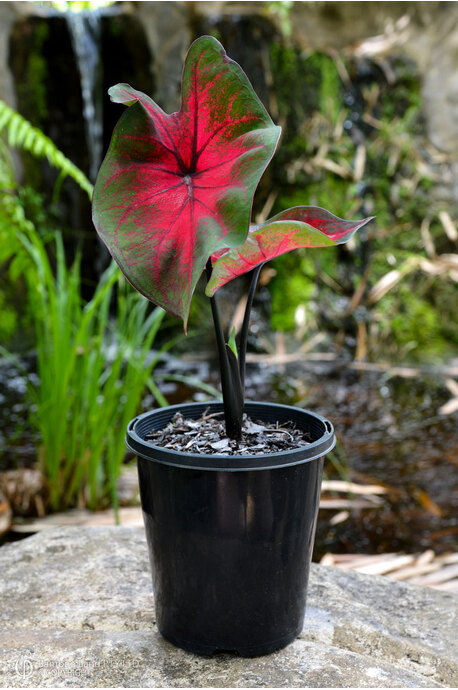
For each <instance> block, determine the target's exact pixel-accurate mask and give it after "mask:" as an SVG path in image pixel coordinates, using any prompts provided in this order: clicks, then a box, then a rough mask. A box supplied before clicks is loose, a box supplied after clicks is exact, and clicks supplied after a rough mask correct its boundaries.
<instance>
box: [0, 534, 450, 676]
mask: <svg viewBox="0 0 458 690" xmlns="http://www.w3.org/2000/svg"><path fill="white" fill-rule="evenodd" d="M0 572H1V573H2V581H1V583H0V601H1V602H2V604H1V611H0V627H1V630H2V634H1V637H0V686H20V687H37V686H43V687H62V686H63V687H81V686H87V687H301V686H302V687H303V686H306V687H453V686H455V685H457V683H458V665H457V663H456V661H454V659H456V658H457V644H456V635H455V629H454V616H456V610H457V598H455V597H454V596H453V595H451V594H448V593H443V592H438V591H434V590H431V589H427V588H421V587H415V586H413V585H406V584H401V583H395V582H392V581H390V580H388V579H385V578H382V577H377V576H368V575H361V574H358V573H354V572H347V571H344V570H338V569H336V568H331V567H324V566H318V565H313V566H312V571H311V577H310V585H309V595H308V607H307V615H306V622H305V627H304V630H303V632H302V634H301V635H300V637H299V638H298V639H297V640H296V641H295V642H294V643H293V644H291V645H289V646H288V647H286V648H285V649H283V650H280V651H278V652H275V653H274V654H270V655H268V656H264V657H258V658H255V659H241V658H239V657H236V656H232V655H229V654H221V655H216V656H214V657H210V658H205V657H198V656H194V655H192V654H189V653H187V652H184V651H182V650H180V649H177V648H175V647H174V646H173V645H171V644H169V643H168V642H166V641H165V640H164V639H162V637H161V636H160V634H159V632H158V630H157V627H156V623H155V617H154V602H153V595H152V587H151V577H150V570H149V562H148V554H147V548H146V542H145V537H144V533H143V530H138V529H129V528H124V527H64V528H57V529H50V530H48V531H44V532H42V533H40V534H37V535H35V536H34V537H30V538H28V539H25V540H24V541H21V542H16V543H14V544H10V545H6V546H3V547H2V548H1V549H0Z"/></svg>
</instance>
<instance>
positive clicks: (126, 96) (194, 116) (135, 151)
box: [93, 36, 280, 324]
mask: <svg viewBox="0 0 458 690" xmlns="http://www.w3.org/2000/svg"><path fill="white" fill-rule="evenodd" d="M109 93H110V95H111V98H112V100H113V101H115V102H117V103H124V104H125V105H128V106H130V107H129V108H128V109H127V110H126V112H125V113H124V114H123V116H122V117H121V119H120V121H119V123H118V124H117V126H116V128H115V131H114V134H113V138H112V141H111V144H110V147H109V150H108V153H107V155H106V158H105V160H104V162H103V164H102V167H101V169H100V172H99V175H98V177H97V181H96V184H95V190H94V199H93V220H94V225H95V227H96V229H97V231H98V233H99V234H100V236H101V238H102V239H103V241H104V242H105V243H106V245H107V246H108V249H109V251H110V253H111V254H112V256H113V257H114V259H115V260H116V261H117V262H118V264H119V266H120V268H121V270H122V271H123V273H124V274H125V275H126V277H127V279H128V280H129V281H130V282H131V283H132V285H133V286H134V287H135V288H136V289H137V290H138V291H139V292H141V293H142V294H143V295H145V296H146V297H147V298H148V299H150V300H151V301H152V302H154V303H155V304H158V305H159V306H161V307H163V308H164V309H166V310H167V311H169V312H170V313H172V314H175V315H177V316H179V317H181V318H182V319H183V320H184V322H185V324H186V322H187V318H188V314H189V307H190V303H191V298H192V295H193V292H194V289H195V287H196V284H197V281H198V280H199V278H200V275H201V274H202V271H203V269H204V267H205V264H206V262H207V260H208V258H209V257H210V256H211V255H212V254H213V253H214V252H216V251H218V250H220V249H222V248H231V247H236V246H238V245H240V244H242V243H243V242H244V240H245V238H246V236H247V234H248V229H249V224H250V215H251V206H252V200H253V195H254V192H255V189H256V186H257V184H258V182H259V179H260V177H261V175H262V173H263V172H264V170H265V168H266V166H267V165H268V163H269V161H270V159H271V157H272V155H273V153H274V150H275V147H276V144H277V141H278V138H279V134H280V128H279V127H276V126H275V125H274V124H273V122H272V120H271V119H270V117H269V115H268V113H267V111H266V110H265V108H264V106H263V105H262V103H261V102H260V100H259V99H258V97H257V96H256V94H255V93H254V91H253V88H252V86H251V84H250V82H249V80H248V78H247V77H246V75H245V74H244V72H243V71H242V69H241V68H240V67H239V65H237V63H235V62H233V61H232V60H230V59H229V58H228V57H227V55H226V53H225V51H224V49H223V47H222V46H221V44H220V43H219V42H218V41H217V40H216V39H214V38H212V37H210V36H204V37H202V38H200V39H198V40H197V41H195V42H194V43H193V44H192V46H191V47H190V49H189V52H188V55H187V57H186V62H185V66H184V70H183V78H182V98H181V108H180V110H179V112H177V113H173V114H171V115H168V114H167V113H165V112H164V111H163V110H161V108H160V107H159V106H158V105H156V103H155V102H154V101H153V100H151V99H150V98H149V97H148V96H146V95H145V94H143V93H141V92H139V91H136V90H135V89H133V88H132V87H130V86H129V85H128V84H118V85H117V86H114V87H112V88H111V89H110V91H109Z"/></svg>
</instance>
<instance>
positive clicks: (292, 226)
mask: <svg viewBox="0 0 458 690" xmlns="http://www.w3.org/2000/svg"><path fill="white" fill-rule="evenodd" d="M370 220H372V218H365V219H364V220H342V218H337V216H334V215H333V214H332V213H329V211H325V210H324V209H322V208H318V207H316V206H296V207H295V208H290V209H288V210H287V211H283V212H282V213H279V214H278V215H276V216H274V217H273V218H271V219H270V220H267V221H265V223H262V224H261V225H254V226H252V227H251V229H250V233H249V235H248V237H247V239H246V240H245V242H244V243H243V244H242V245H241V246H239V247H237V248H235V249H229V250H228V251H226V252H224V253H223V254H222V255H221V252H218V253H217V254H215V255H213V261H214V264H213V270H212V275H211V278H210V280H209V282H208V284H207V288H206V294H207V295H208V296H209V297H212V296H213V295H214V294H215V292H216V291H217V290H218V289H219V288H220V287H222V286H223V285H225V284H226V283H228V282H229V281H230V280H233V279H234V278H236V277H237V276H240V275H243V274H244V273H247V272H248V271H251V269H253V268H255V267H256V266H259V264H262V263H264V261H268V260H269V259H273V258H275V257H276V256H280V255H281V254H285V253H286V252H290V251H292V250H293V249H299V248H300V247H331V246H335V245H337V244H343V243H345V242H348V240H349V239H350V238H351V237H353V235H354V234H355V232H356V231H357V230H359V228H361V227H362V226H363V225H366V223H368V222H369V221H370Z"/></svg>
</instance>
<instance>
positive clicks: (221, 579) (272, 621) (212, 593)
mask: <svg viewBox="0 0 458 690" xmlns="http://www.w3.org/2000/svg"><path fill="white" fill-rule="evenodd" d="M208 407H210V408H211V412H216V411H221V410H222V404H221V403H212V404H208V403H192V404H189V405H176V406H172V407H167V408H162V409H159V410H154V411H153V412H148V413H146V414H143V415H140V416H139V417H137V418H136V419H134V420H133V421H132V422H131V423H130V424H129V426H128V430H127V437H126V442H127V445H128V447H129V449H130V450H132V451H134V452H135V454H136V455H137V457H138V473H139V479H140V495H141V502H142V508H143V517H144V521H145V528H146V536H147V541H148V545H149V550H150V560H151V567H152V572H153V588H154V595H155V602H156V616H157V624H158V627H159V630H160V632H161V633H162V635H163V636H164V637H165V638H166V639H167V640H169V641H170V642H173V643H174V644H175V645H177V646H178V647H182V648H183V649H186V650H189V651H192V652H195V653H198V654H212V653H213V652H215V651H231V652H238V653H239V654H240V655H241V656H257V655H261V654H267V653H269V652H272V651H274V650H275V649H279V648H281V647H284V646H285V645H286V644H288V643H289V642H292V641H293V640H294V639H295V638H296V637H297V635H299V633H300V632H301V630H302V626H303V621H304V613H305V599H306V590H307V581H308V574H309V567H310V561H311V556H312V550H313V541H314V535H315V526H316V519H317V514H318V503H319V497H320V487H321V475H322V470H323V461H324V456H325V454H326V453H327V452H328V451H330V450H331V449H332V448H333V447H334V444H335V437H334V430H333V428H332V425H331V424H330V422H328V421H327V420H326V419H324V418H323V417H320V416H319V415H317V414H314V413H312V412H309V411H307V410H301V409H299V408H294V407H288V406H285V405H272V404H265V403H246V404H245V411H246V412H247V414H248V415H249V416H250V417H251V418H252V419H253V420H254V421H256V420H261V421H264V422H269V421H279V422H280V423H283V422H285V421H288V420H289V421H292V422H294V423H295V424H296V426H297V427H299V428H301V429H303V430H304V431H307V432H308V433H309V434H311V437H312V438H313V443H311V444H310V445H307V446H302V447H300V448H298V449H296V450H292V451H285V452H282V453H275V454H269V455H262V456H259V455H258V456H247V455H245V456H238V457H231V456H223V455H196V454H192V453H181V452H175V451H171V450H167V449H165V448H159V447H157V446H153V445H151V444H150V443H148V442H145V440H144V438H145V435H146V434H147V433H148V431H150V430H151V429H152V428H154V429H161V428H163V427H164V426H165V425H166V424H167V422H168V421H169V420H170V419H171V418H172V417H173V415H174V414H175V413H176V412H177V411H178V410H179V411H180V412H181V413H182V414H183V415H184V416H185V417H188V418H194V419H197V418H199V416H200V415H201V414H202V413H203V412H204V411H205V410H206V409H207V408H208Z"/></svg>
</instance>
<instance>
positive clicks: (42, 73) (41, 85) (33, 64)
mask: <svg viewBox="0 0 458 690" xmlns="http://www.w3.org/2000/svg"><path fill="white" fill-rule="evenodd" d="M48 36H49V26H48V24H47V23H46V22H39V23H38V24H37V25H36V27H35V30H34V31H33V32H32V34H31V35H30V39H29V40H30V41H31V45H30V47H29V50H28V60H27V65H26V68H25V79H24V81H23V82H21V83H19V84H17V90H18V96H19V101H20V103H22V110H23V111H24V113H26V114H27V117H28V118H29V119H30V121H31V122H32V124H34V125H35V126H36V127H41V125H42V123H43V121H44V120H45V119H46V118H47V117H48V106H47V89H46V78H47V74H48V70H47V65H46V59H45V57H43V47H44V44H45V43H46V40H47V38H48Z"/></svg>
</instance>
